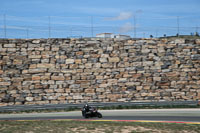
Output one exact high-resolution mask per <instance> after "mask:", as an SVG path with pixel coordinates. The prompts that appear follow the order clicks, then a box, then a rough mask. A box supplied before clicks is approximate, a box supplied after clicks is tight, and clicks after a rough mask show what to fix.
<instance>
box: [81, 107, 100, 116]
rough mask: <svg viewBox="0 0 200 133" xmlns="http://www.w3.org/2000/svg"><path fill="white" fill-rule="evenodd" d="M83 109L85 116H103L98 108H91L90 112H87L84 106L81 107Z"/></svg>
mask: <svg viewBox="0 0 200 133" xmlns="http://www.w3.org/2000/svg"><path fill="white" fill-rule="evenodd" d="M81 111H82V116H83V117H84V118H90V117H98V118H102V117H103V116H102V114H101V113H100V112H98V110H97V109H96V108H90V109H89V111H88V112H86V109H85V108H83V109H81Z"/></svg>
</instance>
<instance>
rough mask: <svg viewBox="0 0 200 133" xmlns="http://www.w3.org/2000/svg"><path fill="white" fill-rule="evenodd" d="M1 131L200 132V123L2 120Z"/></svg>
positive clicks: (0, 123) (7, 132)
mask: <svg viewBox="0 0 200 133" xmlns="http://www.w3.org/2000/svg"><path fill="white" fill-rule="evenodd" d="M0 132H1V133H13V132H15V133H47V132H55V133H68V132H69V133H77V132H89V133H90V132H91V133H94V132H95V133H102V132H105V133H113V132H115V133H119V132H130V133H136V132H146V133H148V132H162V133H173V132H174V133H179V132H180V133H183V132H185V133H187V132H193V133H199V132H200V125H190V124H168V123H137V122H91V121H48V120H43V121H0Z"/></svg>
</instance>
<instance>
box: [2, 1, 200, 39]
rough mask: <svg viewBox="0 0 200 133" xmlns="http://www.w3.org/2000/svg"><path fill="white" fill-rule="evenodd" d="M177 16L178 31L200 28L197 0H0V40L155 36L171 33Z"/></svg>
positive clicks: (183, 31) (199, 5)
mask: <svg viewBox="0 0 200 133" xmlns="http://www.w3.org/2000/svg"><path fill="white" fill-rule="evenodd" d="M177 16H178V17H179V19H177ZM134 17H135V19H134ZM177 20H179V33H180V34H190V33H191V32H195V31H198V32H200V28H198V27H200V0H123V1H122V0H0V38H4V37H5V34H6V37H7V38H48V37H69V36H77V37H79V36H83V37H90V36H95V35H96V34H98V33H102V32H109V33H110V32H111V33H115V34H127V35H131V36H132V37H133V36H134V29H136V37H149V35H151V34H152V35H153V36H155V37H156V36H163V34H167V35H175V34H176V33H177V32H178V28H177V27H178V24H177Z"/></svg>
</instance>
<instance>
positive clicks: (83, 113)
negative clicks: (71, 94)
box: [82, 104, 92, 116]
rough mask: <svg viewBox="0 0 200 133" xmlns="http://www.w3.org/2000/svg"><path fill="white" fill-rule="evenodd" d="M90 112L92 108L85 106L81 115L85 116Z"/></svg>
mask: <svg viewBox="0 0 200 133" xmlns="http://www.w3.org/2000/svg"><path fill="white" fill-rule="evenodd" d="M91 110H92V107H90V106H89V105H88V104H85V105H84V107H83V109H82V115H83V116H85V114H86V113H87V112H90V111H91Z"/></svg>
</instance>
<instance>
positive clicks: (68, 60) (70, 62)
mask: <svg viewBox="0 0 200 133" xmlns="http://www.w3.org/2000/svg"><path fill="white" fill-rule="evenodd" d="M73 63H74V59H66V64H73Z"/></svg>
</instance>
